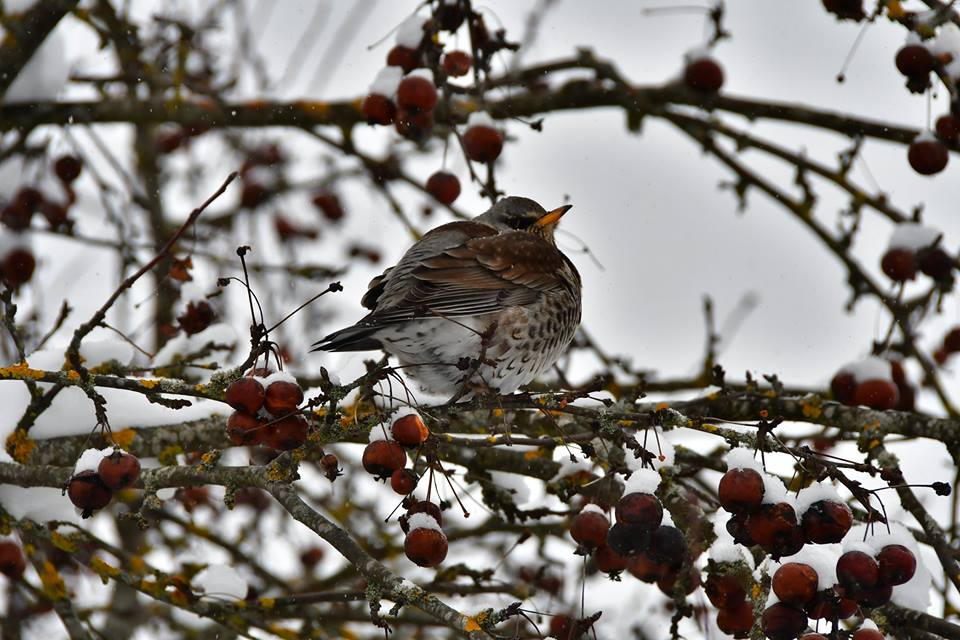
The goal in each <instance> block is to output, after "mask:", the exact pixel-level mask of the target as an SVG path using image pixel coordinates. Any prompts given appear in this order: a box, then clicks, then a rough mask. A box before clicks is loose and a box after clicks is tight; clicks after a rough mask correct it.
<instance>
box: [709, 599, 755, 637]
mask: <svg viewBox="0 0 960 640" xmlns="http://www.w3.org/2000/svg"><path fill="white" fill-rule="evenodd" d="M717 627H718V628H719V629H720V631H723V632H724V633H726V634H727V635H731V636H733V637H734V638H746V637H747V634H748V633H750V629H751V628H752V627H753V605H752V604H750V603H749V602H746V601H744V602H741V603H740V604H738V605H737V606H735V607H731V608H729V609H720V610H719V611H717Z"/></svg>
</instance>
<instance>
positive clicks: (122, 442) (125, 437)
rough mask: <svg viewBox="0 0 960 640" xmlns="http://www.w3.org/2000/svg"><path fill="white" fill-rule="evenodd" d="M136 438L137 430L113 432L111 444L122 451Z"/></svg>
mask: <svg viewBox="0 0 960 640" xmlns="http://www.w3.org/2000/svg"><path fill="white" fill-rule="evenodd" d="M136 438H137V430H136V429H131V428H130V427H127V428H126V429H120V430H119V431H114V432H113V444H115V445H117V446H118V447H120V448H121V449H124V450H126V449H129V448H130V445H132V444H133V441H134V440H135V439H136Z"/></svg>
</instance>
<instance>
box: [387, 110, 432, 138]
mask: <svg viewBox="0 0 960 640" xmlns="http://www.w3.org/2000/svg"><path fill="white" fill-rule="evenodd" d="M434 124H435V122H434V119H433V111H407V110H405V109H399V110H398V111H397V118H396V121H395V122H394V127H395V128H396V130H397V133H399V134H400V135H402V136H403V137H404V138H406V139H407V140H413V141H415V142H419V141H421V140H424V139H425V138H427V137H429V136H430V134H431V133H432V132H433V125H434Z"/></svg>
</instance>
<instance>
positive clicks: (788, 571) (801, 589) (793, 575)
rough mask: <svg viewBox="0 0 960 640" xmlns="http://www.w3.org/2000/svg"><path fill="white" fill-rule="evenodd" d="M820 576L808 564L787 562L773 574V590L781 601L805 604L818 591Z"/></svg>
mask: <svg viewBox="0 0 960 640" xmlns="http://www.w3.org/2000/svg"><path fill="white" fill-rule="evenodd" d="M818 583H819V576H817V572H816V571H815V570H814V569H813V567H811V566H810V565H808V564H804V563H802V562H787V563H786V564H784V565H782V566H781V567H780V568H779V569H777V571H776V573H774V574H773V583H772V587H773V592H774V593H775V594H777V597H778V598H780V601H781V602H786V603H787V604H793V605H799V606H803V605H804V604H806V603H807V602H808V601H809V600H812V599H813V596H814V595H815V594H816V593H817V584H818Z"/></svg>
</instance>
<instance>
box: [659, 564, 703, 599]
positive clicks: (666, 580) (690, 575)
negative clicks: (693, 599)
mask: <svg viewBox="0 0 960 640" xmlns="http://www.w3.org/2000/svg"><path fill="white" fill-rule="evenodd" d="M681 575H682V574H681V573H679V572H676V571H674V572H671V573H670V574H668V575H667V576H666V577H663V578H660V579H659V580H657V588H658V589H660V592H661V593H663V594H664V595H665V596H669V597H673V595H674V593H675V590H676V588H677V580H679V579H680V576H681ZM686 576H687V582H686V584H685V585H684V588H685V590H684V593H685V594H686V595H690V594H691V593H693V592H694V591H696V590H697V589H698V588H699V587H700V570H699V569H697V568H696V567H693V566H691V567H690V570H689V571H688V572H687V573H686Z"/></svg>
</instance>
